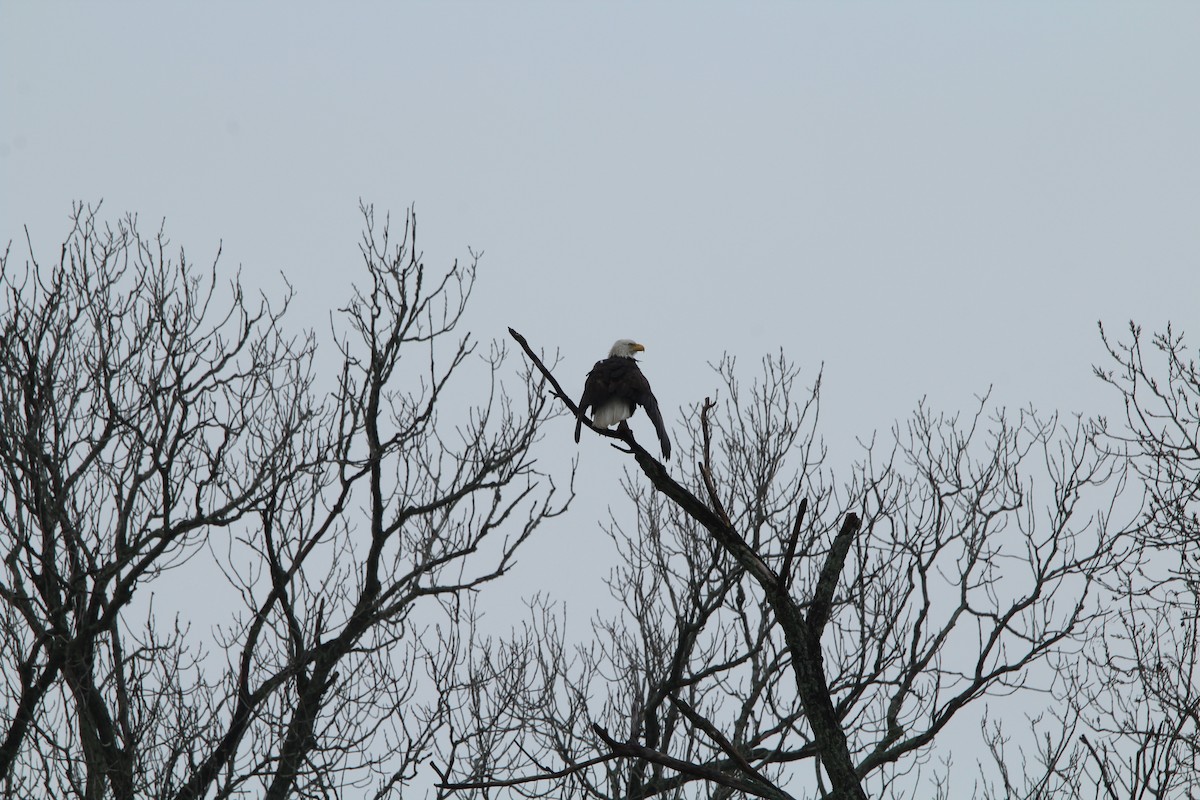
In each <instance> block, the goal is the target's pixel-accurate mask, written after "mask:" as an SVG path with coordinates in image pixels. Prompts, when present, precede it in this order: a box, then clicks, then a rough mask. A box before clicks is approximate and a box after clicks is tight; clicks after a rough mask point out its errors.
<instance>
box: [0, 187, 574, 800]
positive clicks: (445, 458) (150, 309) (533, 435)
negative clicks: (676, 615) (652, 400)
mask: <svg viewBox="0 0 1200 800" xmlns="http://www.w3.org/2000/svg"><path fill="white" fill-rule="evenodd" d="M363 213H364V219H365V223H366V232H365V235H364V238H363V242H362V245H361V253H362V257H363V261H364V267H365V269H364V271H363V273H362V274H363V276H364V278H365V281H366V284H365V286H364V287H363V288H362V289H360V290H358V291H357V292H356V294H355V295H354V297H353V298H352V299H351V302H350V303H349V305H348V306H347V307H346V308H345V309H343V313H342V318H343V319H344V320H345V324H344V325H340V324H335V332H336V333H337V335H338V347H339V348H340V351H341V355H342V367H341V370H340V372H339V374H338V376H337V378H336V381H335V382H334V383H333V386H332V388H331V390H330V391H329V392H328V394H327V396H326V398H325V399H323V400H322V399H319V397H320V394H321V393H319V392H318V391H317V380H316V378H315V377H314V375H313V364H314V361H313V354H314V337H313V336H312V335H311V334H309V335H300V336H296V335H294V334H291V333H288V332H287V331H285V330H284V329H283V327H282V323H283V314H284V311H285V310H286V308H287V304H288V303H287V298H284V301H283V302H282V303H281V304H277V305H272V304H271V303H270V302H268V301H267V300H266V299H262V300H260V301H257V302H251V301H249V300H248V299H247V298H246V297H245V295H244V293H243V290H242V287H241V285H240V284H239V283H237V282H235V283H233V284H232V285H231V286H230V287H229V289H228V290H225V289H224V288H223V287H222V286H221V285H220V284H219V283H218V280H217V269H216V264H215V263H214V265H213V267H212V268H211V269H209V270H202V269H201V270H197V269H196V268H195V267H194V266H193V265H192V264H191V262H189V261H187V260H186V259H185V257H184V255H183V253H182V252H180V253H179V255H178V257H177V258H175V257H174V256H173V255H172V254H171V253H170V252H169V244H168V242H167V240H166V238H165V236H164V235H163V233H162V232H161V231H160V232H159V233H158V235H157V236H155V237H153V238H151V239H145V238H143V237H141V236H140V234H139V233H138V229H137V220H136V219H135V218H133V217H127V218H125V219H124V220H122V221H121V222H120V223H119V224H117V225H116V226H115V227H103V226H102V225H101V223H100V222H99V221H98V218H97V214H96V212H95V211H94V210H91V209H84V208H83V207H77V208H76V209H75V213H74V215H73V223H74V225H73V228H72V231H71V233H70V236H69V237H68V239H67V242H66V244H65V245H64V247H63V250H62V256H61V258H60V260H59V261H58V263H57V264H55V265H53V266H51V267H46V266H43V265H42V264H41V263H39V262H38V261H37V260H36V258H35V257H34V256H33V253H32V247H31V248H30V250H31V254H30V261H29V262H27V263H26V265H25V267H24V269H21V268H19V267H16V266H15V265H14V264H13V263H12V262H11V259H10V257H9V253H8V252H6V253H5V255H4V258H3V261H2V262H0V283H2V284H3V291H4V296H5V297H4V302H5V305H4V310H3V318H2V327H0V515H2V516H0V547H2V549H3V553H4V569H3V572H2V575H3V578H2V579H0V599H2V600H3V605H2V608H3V611H2V614H3V616H2V619H3V628H2V629H0V674H2V675H3V676H4V682H3V689H2V691H3V692H4V695H5V697H4V700H5V702H4V707H3V710H2V711H0V731H2V732H0V736H2V740H0V776H2V777H3V786H4V790H5V794H6V796H11V797H28V796H36V795H45V796H56V797H69V796H78V797H87V798H101V797H121V798H124V797H134V796H147V797H150V796H153V797H164V798H166V797H171V798H199V797H231V796H241V795H245V794H255V795H261V796H265V797H273V798H282V797H290V796H296V795H303V796H335V795H339V794H341V793H342V792H343V791H345V790H347V789H348V788H353V789H354V791H356V792H359V793H363V792H368V791H374V792H375V793H377V795H378V796H380V797H382V796H386V795H390V794H398V793H399V790H400V788H401V787H403V786H404V785H405V784H406V783H407V782H408V781H409V780H411V778H412V776H413V774H414V771H415V769H416V767H417V765H418V764H420V763H421V762H422V761H423V760H424V759H425V758H427V757H428V753H429V750H430V747H431V745H432V742H433V739H434V737H435V736H436V735H437V731H438V730H439V729H440V728H441V726H442V725H443V724H444V722H445V720H446V718H447V713H448V710H447V708H446V706H445V704H443V703H441V702H440V701H439V700H438V699H437V698H436V697H435V696H433V695H429V696H427V697H425V696H423V697H421V698H418V697H416V695H417V693H418V690H419V687H420V685H421V683H422V680H423V678H422V675H437V674H439V673H443V672H450V671H453V670H454V669H455V665H456V662H457V661H458V660H459V659H460V657H461V652H462V650H461V649H455V648H452V647H447V646H446V643H447V642H455V641H469V638H468V639H464V638H463V637H464V636H465V637H469V636H470V629H469V622H470V617H469V614H468V610H469V608H470V603H469V602H467V601H469V595H470V594H471V593H472V592H474V591H475V590H477V589H479V588H480V587H482V586H483V585H484V584H486V583H488V582H490V581H492V580H493V579H495V578H496V577H498V576H500V575H502V574H503V573H504V572H505V571H506V570H507V569H508V567H509V566H510V565H511V563H512V559H513V556H514V553H515V552H516V550H517V548H518V547H519V546H520V545H521V544H522V543H524V542H525V541H527V540H528V537H529V536H530V535H531V534H532V533H533V531H534V530H535V529H536V528H537V526H538V525H539V524H540V523H541V522H543V521H544V520H546V519H548V518H550V517H553V516H555V515H556V514H558V513H561V511H562V510H563V508H565V502H563V503H560V502H559V501H558V500H557V499H556V498H557V494H556V487H555V484H554V482H553V481H551V480H549V479H548V478H546V477H545V476H543V475H540V474H539V473H538V472H537V471H536V470H535V469H534V465H533V458H532V455H531V448H532V447H533V445H534V443H535V442H536V440H537V438H538V431H539V429H540V425H541V423H542V422H543V421H544V420H545V419H546V418H547V416H548V414H549V413H550V412H549V410H548V408H547V404H546V401H545V399H544V397H543V392H541V391H540V389H539V387H538V386H537V384H536V382H531V381H528V380H526V379H528V377H529V376H528V375H527V374H526V375H524V376H522V379H523V380H525V390H524V395H523V396H521V395H518V396H517V397H515V398H514V397H510V396H509V395H507V394H505V393H504V391H503V389H502V388H501V386H500V377H501V373H502V369H503V366H502V365H503V361H504V356H505V354H504V349H503V347H499V346H492V347H491V348H490V349H488V350H487V351H486V352H484V353H482V354H480V353H478V352H477V350H476V346H475V344H474V342H473V341H472V340H471V338H470V337H469V336H467V335H461V334H459V333H457V332H456V329H457V328H458V326H459V324H460V322H461V320H462V315H463V312H464V309H465V307H466V303H467V300H468V297H469V295H470V291H471V287H472V285H473V280H474V274H475V260H474V259H472V262H471V263H470V264H469V265H460V264H458V263H455V264H454V265H453V266H452V267H450V268H449V269H448V270H445V271H442V272H437V271H429V270H427V269H426V268H425V266H424V264H423V263H422V260H421V258H420V254H419V251H418V250H417V249H416V245H415V237H416V228H415V218H414V217H413V216H412V215H411V214H410V215H409V216H408V217H407V218H406V220H405V224H404V226H403V230H402V231H401V232H400V233H399V235H398V236H396V237H395V238H393V236H392V232H391V230H390V227H389V225H388V224H387V222H384V223H383V225H382V226H377V225H376V222H375V217H374V214H373V212H372V210H371V209H370V208H367V207H364V208H363ZM475 366H481V367H482V374H483V377H484V381H483V382H482V384H480V383H476V384H475V385H474V386H473V388H472V392H473V395H472V396H471V397H469V398H467V397H466V392H465V391H464V387H462V386H460V385H456V381H460V380H461V379H462V376H463V374H464V373H469V372H471V371H472V370H473V368H474V367H475ZM481 385H482V390H480V386H481ZM450 408H458V409H462V411H461V412H460V413H453V412H447V411H446V409H450ZM568 499H569V498H568ZM202 558H210V559H212V561H213V563H214V564H215V566H216V567H217V568H219V569H220V572H216V573H215V574H213V572H214V571H213V570H208V574H207V575H206V576H205V580H206V581H207V583H206V584H205V588H203V589H202V590H200V591H198V592H196V597H195V602H196V603H197V604H207V603H213V602H216V598H218V597H219V596H220V595H221V593H222V589H223V588H224V590H225V594H226V595H227V596H228V597H230V598H232V603H231V608H232V609H233V610H232V612H231V614H230V616H229V617H228V620H227V622H226V623H224V624H223V625H221V626H220V628H219V630H218V631H217V634H216V636H215V638H213V637H210V636H208V635H207V631H196V630H193V629H191V628H190V627H189V625H188V620H187V619H186V618H185V617H176V618H175V619H173V620H170V619H159V618H158V617H157V615H156V613H155V611H154V608H153V605H152V604H151V603H148V602H145V598H146V595H147V592H148V591H152V590H153V589H154V587H165V586H167V585H168V582H170V581H172V580H175V579H176V578H177V576H180V575H183V574H188V571H189V570H194V569H195V568H196V565H197V563H198V561H199V560H200V559H202ZM139 597H140V598H143V601H142V602H140V603H139V602H138V600H137V598H139ZM238 606H240V608H241V611H240V612H239V611H237V610H236V608H237V607H238ZM422 609H424V611H422ZM421 614H424V616H421ZM434 623H437V626H435V625H434ZM460 626H463V627H461V630H460ZM439 631H440V637H439V635H438V632H439ZM464 647H465V645H464Z"/></svg>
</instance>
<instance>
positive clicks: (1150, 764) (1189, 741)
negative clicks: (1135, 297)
mask: <svg viewBox="0 0 1200 800" xmlns="http://www.w3.org/2000/svg"><path fill="white" fill-rule="evenodd" d="M1101 336H1102V337H1103V339H1104V343H1105V345H1106V347H1107V348H1108V352H1109V355H1110V358H1111V362H1110V364H1109V365H1107V366H1104V367H1097V368H1096V374H1097V376H1098V377H1099V378H1100V379H1101V380H1103V381H1105V382H1106V383H1107V384H1109V385H1110V386H1112V387H1113V388H1114V389H1115V390H1116V391H1117V393H1118V396H1119V397H1120V399H1121V400H1122V403H1123V407H1124V411H1125V413H1124V420H1123V421H1122V422H1123V424H1121V423H1117V424H1116V425H1110V424H1108V423H1107V422H1106V423H1105V424H1104V426H1103V429H1102V431H1103V434H1104V441H1105V442H1106V443H1107V445H1108V446H1109V447H1110V448H1112V449H1113V451H1114V452H1117V453H1119V454H1121V455H1123V456H1125V457H1127V458H1128V459H1129V463H1130V465H1131V467H1132V469H1133V470H1134V471H1135V473H1136V474H1137V476H1138V478H1139V482H1140V484H1141V487H1142V489H1143V491H1144V493H1145V499H1144V502H1143V506H1142V507H1143V514H1142V516H1141V518H1140V520H1139V524H1138V525H1137V526H1136V528H1135V529H1134V535H1135V538H1136V541H1137V543H1138V545H1139V552H1138V556H1139V558H1138V559H1137V561H1136V562H1134V563H1133V564H1132V565H1131V567H1130V568H1129V569H1128V570H1126V571H1125V572H1124V573H1123V575H1122V578H1123V580H1122V581H1121V583H1120V584H1118V585H1116V586H1114V592H1113V594H1114V600H1115V602H1114V604H1113V609H1112V614H1111V621H1110V625H1109V626H1108V628H1107V629H1106V631H1105V633H1104V635H1103V636H1102V637H1100V638H1098V639H1097V641H1096V643H1095V644H1096V647H1095V648H1093V650H1092V651H1091V652H1090V654H1089V655H1090V660H1089V667H1090V669H1089V670H1088V672H1087V674H1082V675H1079V674H1077V675H1073V678H1074V680H1073V681H1072V682H1071V688H1072V692H1071V697H1072V699H1073V700H1074V701H1075V703H1076V704H1077V706H1078V709H1079V714H1080V717H1081V719H1082V723H1083V725H1084V726H1086V728H1088V729H1090V733H1088V734H1081V738H1080V744H1081V746H1082V748H1083V750H1084V753H1085V755H1084V757H1083V758H1081V759H1080V760H1081V771H1082V772H1083V775H1084V778H1085V779H1086V780H1087V781H1088V782H1090V783H1091V784H1094V785H1095V786H1096V787H1097V794H1098V795H1099V796H1102V797H1106V798H1114V799H1115V798H1118V797H1120V798H1124V797H1194V796H1197V795H1198V794H1200V521H1198V516H1197V515H1198V513H1200V369H1198V368H1197V365H1196V361H1195V359H1194V358H1192V357H1191V356H1189V355H1188V349H1187V346H1186V343H1185V340H1184V338H1183V336H1182V335H1181V334H1178V333H1176V332H1175V331H1174V330H1173V329H1172V328H1171V327H1170V326H1168V327H1167V329H1166V331H1165V332H1164V333H1161V334H1154V335H1152V336H1151V337H1150V338H1149V340H1148V341H1146V340H1145V339H1144V337H1143V335H1142V331H1141V329H1140V328H1139V327H1138V326H1136V325H1133V324H1131V325H1130V326H1129V330H1128V336H1127V337H1126V338H1125V339H1123V340H1114V339H1111V338H1109V337H1108V336H1107V335H1105V332H1104V329H1103V328H1101ZM1147 345H1148V347H1147Z"/></svg>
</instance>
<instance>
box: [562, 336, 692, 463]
mask: <svg viewBox="0 0 1200 800" xmlns="http://www.w3.org/2000/svg"><path fill="white" fill-rule="evenodd" d="M639 348H640V345H639ZM638 406H641V407H642V408H644V409H645V410H646V416H648V417H649V418H650V421H651V422H652V423H654V430H655V432H656V433H657V434H658V442H659V444H660V445H662V453H663V458H670V457H671V439H670V437H669V436H667V429H666V427H665V426H664V425H663V419H662V414H661V413H660V412H659V410H658V400H657V399H655V397H654V393H653V392H652V391H650V382H649V381H647V380H646V376H645V375H643V374H642V371H641V370H640V369H638V365H637V361H635V360H634V359H633V358H632V357H630V356H623V355H614V356H609V357H608V358H606V359H604V360H603V361H597V362H596V365H595V366H594V367H592V371H591V372H589V373H588V375H587V380H586V381H584V384H583V397H581V398H580V399H579V414H580V416H579V419H577V420H576V421H575V441H577V442H578V441H579V432H580V430H581V429H582V428H583V414H585V413H586V412H587V410H588V409H589V408H590V409H592V418H593V420H594V422H595V424H596V426H597V427H602V428H607V427H609V426H610V425H613V424H615V423H617V422H620V421H622V420H626V419H629V417H631V416H633V412H634V411H635V410H636V408H637V407H638Z"/></svg>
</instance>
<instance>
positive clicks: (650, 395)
mask: <svg viewBox="0 0 1200 800" xmlns="http://www.w3.org/2000/svg"><path fill="white" fill-rule="evenodd" d="M641 405H642V408H644V409H646V416H647V417H649V418H650V421H651V422H653V423H654V430H655V431H656V432H657V433H658V443H659V444H660V445H662V454H663V458H665V459H667V460H668V461H670V460H671V437H670V436H668V435H667V426H666V425H664V424H663V418H662V412H660V411H659V410H658V400H657V399H656V398H655V397H654V392H652V391H650V386H649V384H647V386H646V395H645V398H644V399H643V400H642V401H641Z"/></svg>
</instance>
